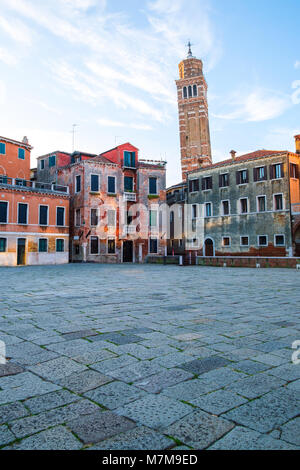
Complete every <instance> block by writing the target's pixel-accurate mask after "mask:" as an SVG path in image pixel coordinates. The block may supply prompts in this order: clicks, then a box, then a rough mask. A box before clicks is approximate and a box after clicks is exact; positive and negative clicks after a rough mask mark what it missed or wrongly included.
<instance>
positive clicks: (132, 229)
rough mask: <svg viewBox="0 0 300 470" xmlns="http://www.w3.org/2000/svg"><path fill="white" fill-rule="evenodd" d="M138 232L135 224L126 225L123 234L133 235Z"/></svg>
mask: <svg viewBox="0 0 300 470" xmlns="http://www.w3.org/2000/svg"><path fill="white" fill-rule="evenodd" d="M135 233H136V226H135V225H124V226H123V235H133V234H135Z"/></svg>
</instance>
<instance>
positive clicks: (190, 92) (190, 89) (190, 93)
mask: <svg viewBox="0 0 300 470" xmlns="http://www.w3.org/2000/svg"><path fill="white" fill-rule="evenodd" d="M192 96H193V95H192V86H191V85H189V98H191V97H192Z"/></svg>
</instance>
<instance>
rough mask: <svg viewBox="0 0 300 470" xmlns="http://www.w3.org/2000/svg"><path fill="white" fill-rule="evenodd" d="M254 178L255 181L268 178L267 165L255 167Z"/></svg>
mask: <svg viewBox="0 0 300 470" xmlns="http://www.w3.org/2000/svg"><path fill="white" fill-rule="evenodd" d="M253 179H254V181H264V180H266V179H267V167H266V166H260V167H258V168H253Z"/></svg>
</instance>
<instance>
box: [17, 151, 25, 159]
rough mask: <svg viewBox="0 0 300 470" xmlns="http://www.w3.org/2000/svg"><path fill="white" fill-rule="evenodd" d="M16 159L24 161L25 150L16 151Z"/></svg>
mask: <svg viewBox="0 0 300 470" xmlns="http://www.w3.org/2000/svg"><path fill="white" fill-rule="evenodd" d="M18 158H19V159H20V160H25V150H24V149H21V148H20V149H18Z"/></svg>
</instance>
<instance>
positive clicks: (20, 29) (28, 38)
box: [0, 16, 32, 46]
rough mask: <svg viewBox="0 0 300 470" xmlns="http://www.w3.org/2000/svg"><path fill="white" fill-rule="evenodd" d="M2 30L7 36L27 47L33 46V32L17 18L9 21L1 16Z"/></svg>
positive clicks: (0, 24)
mask: <svg viewBox="0 0 300 470" xmlns="http://www.w3.org/2000/svg"><path fill="white" fill-rule="evenodd" d="M1 29H2V31H4V32H5V33H6V34H8V35H9V36H10V37H11V39H13V40H14V41H16V42H19V43H22V44H24V45H25V46H30V45H31V42H32V35H31V32H30V30H29V28H27V26H25V24H24V23H23V22H22V21H20V20H17V19H15V18H9V19H7V18H4V16H0V30H1Z"/></svg>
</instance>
